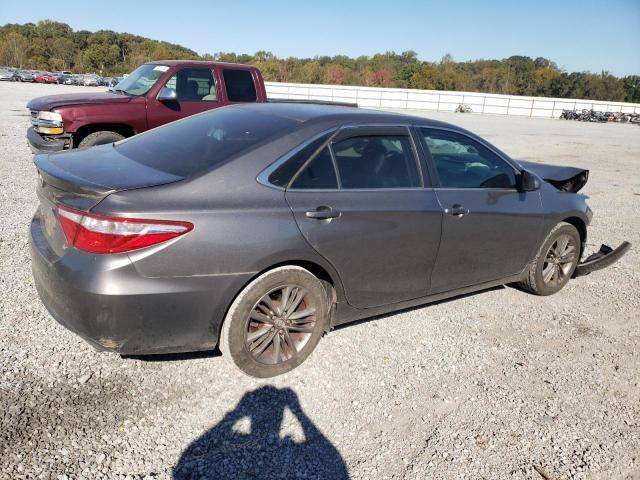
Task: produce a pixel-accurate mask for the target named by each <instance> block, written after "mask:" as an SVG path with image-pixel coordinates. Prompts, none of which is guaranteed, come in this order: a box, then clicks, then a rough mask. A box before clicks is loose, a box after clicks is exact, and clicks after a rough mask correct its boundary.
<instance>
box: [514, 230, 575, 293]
mask: <svg viewBox="0 0 640 480" xmlns="http://www.w3.org/2000/svg"><path fill="white" fill-rule="evenodd" d="M579 260H580V234H579V233H578V230H576V227H574V226H573V225H571V224H569V223H566V222H560V223H558V224H557V225H556V226H555V227H553V229H552V230H551V232H549V235H548V236H547V238H546V239H545V241H544V242H543V243H542V246H541V247H540V250H539V251H538V254H537V255H536V258H535V259H534V260H533V262H532V263H531V264H530V265H529V269H528V272H527V273H526V274H525V278H524V279H523V280H522V281H520V282H519V283H518V284H517V285H518V287H520V288H522V289H523V290H526V291H528V292H530V293H533V294H535V295H553V294H554V293H556V292H558V291H560V289H562V287H564V286H565V285H566V284H567V282H568V281H569V279H570V278H571V276H572V275H573V272H574V271H575V269H576V266H577V265H578V261H579Z"/></svg>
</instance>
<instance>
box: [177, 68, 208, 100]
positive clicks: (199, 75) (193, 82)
mask: <svg viewBox="0 0 640 480" xmlns="http://www.w3.org/2000/svg"><path fill="white" fill-rule="evenodd" d="M165 87H167V88H172V89H174V90H175V91H176V94H177V100H178V101H183V102H215V101H217V100H218V94H217V90H216V84H215V81H214V80H213V75H212V74H211V70H210V69H209V68H183V69H182V70H179V71H178V72H176V73H175V75H173V76H172V77H171V78H170V79H169V80H168V81H167V83H166V85H165Z"/></svg>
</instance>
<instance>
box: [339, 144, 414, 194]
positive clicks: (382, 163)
mask: <svg viewBox="0 0 640 480" xmlns="http://www.w3.org/2000/svg"><path fill="white" fill-rule="evenodd" d="M331 148H332V149H333V153H334V155H335V159H336V165H337V168H338V175H339V178H340V184H341V187H342V188H343V189H347V190H348V189H370V188H411V187H419V186H420V180H419V176H418V171H417V166H416V161H415V157H414V155H413V150H412V148H411V141H410V139H409V136H408V135H370V136H359V137H351V138H347V139H345V140H341V141H338V142H336V143H333V144H332V146H331Z"/></svg>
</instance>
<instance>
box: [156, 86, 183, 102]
mask: <svg viewBox="0 0 640 480" xmlns="http://www.w3.org/2000/svg"><path fill="white" fill-rule="evenodd" d="M177 99H178V94H177V93H176V91H175V90H174V89H173V88H169V87H164V88H163V89H162V90H160V93H159V94H158V101H160V102H175V101H176V100H177Z"/></svg>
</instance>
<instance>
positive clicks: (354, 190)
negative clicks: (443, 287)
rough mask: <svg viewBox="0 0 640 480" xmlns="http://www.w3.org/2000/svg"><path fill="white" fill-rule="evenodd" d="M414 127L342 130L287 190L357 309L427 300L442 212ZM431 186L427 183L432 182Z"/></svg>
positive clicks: (303, 223)
mask: <svg viewBox="0 0 640 480" xmlns="http://www.w3.org/2000/svg"><path fill="white" fill-rule="evenodd" d="M424 180H425V179H424V178H423V177H422V171H421V169H420V167H419V165H418V161H417V154H416V149H415V145H414V143H413V140H412V138H411V136H410V134H409V130H408V129H407V128H405V127H380V126H378V127H354V128H345V129H343V130H341V131H340V132H339V133H338V134H337V136H335V137H334V138H333V140H331V141H330V142H329V144H328V145H326V146H324V147H322V148H321V149H320V151H318V152H317V153H316V154H315V155H313V156H311V158H310V159H309V160H308V161H307V163H306V164H305V165H304V166H303V167H302V168H301V169H300V170H299V171H298V173H297V174H296V175H295V176H294V177H293V180H292V181H291V183H290V184H289V187H288V188H287V191H286V199H287V202H288V203H289V205H290V207H291V209H292V211H293V214H294V216H295V219H296V222H297V224H298V226H299V228H300V231H301V232H302V234H303V235H304V237H305V238H306V240H307V241H308V243H309V244H310V245H311V246H312V247H313V248H314V249H315V250H316V251H318V252H319V253H320V254H321V255H322V256H323V257H324V258H326V259H327V260H328V261H329V262H331V263H332V264H333V266H334V267H335V268H336V270H337V271H338V272H339V274H340V278H341V280H342V283H343V286H344V288H345V296H346V298H347V301H348V302H349V303H350V304H351V305H353V306H355V307H357V308H367V307H374V306H379V305H385V304H391V303H396V302H401V301H403V300H409V299H413V298H418V297H422V296H425V295H426V294H427V292H428V290H429V278H430V275H431V270H432V268H433V266H434V263H435V259H436V255H437V251H438V245H439V242H440V225H441V220H442V212H441V209H440V206H439V204H438V201H437V198H436V196H435V193H434V191H433V189H432V188H425V187H424V185H425V182H424ZM427 185H428V179H427Z"/></svg>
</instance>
